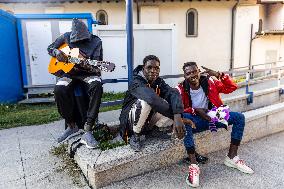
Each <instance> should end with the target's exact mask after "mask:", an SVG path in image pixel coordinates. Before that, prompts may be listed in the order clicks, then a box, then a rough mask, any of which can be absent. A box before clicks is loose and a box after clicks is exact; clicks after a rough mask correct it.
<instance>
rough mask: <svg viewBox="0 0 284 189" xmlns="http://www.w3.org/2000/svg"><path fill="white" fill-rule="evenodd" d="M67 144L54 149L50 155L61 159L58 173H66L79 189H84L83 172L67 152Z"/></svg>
mask: <svg viewBox="0 0 284 189" xmlns="http://www.w3.org/2000/svg"><path fill="white" fill-rule="evenodd" d="M67 147H68V145H67V144H61V145H59V146H57V147H55V146H54V147H53V148H52V149H51V150H50V153H51V154H52V155H54V156H56V157H58V158H59V159H61V161H62V164H63V165H60V166H59V167H57V169H56V171H57V172H66V173H67V174H68V175H69V176H70V177H71V178H72V181H73V183H74V184H75V185H77V186H78V187H84V186H85V184H84V183H82V181H81V179H80V178H81V171H80V168H79V166H78V165H77V164H76V162H75V160H74V159H72V158H71V157H70V156H69V155H68V152H67Z"/></svg>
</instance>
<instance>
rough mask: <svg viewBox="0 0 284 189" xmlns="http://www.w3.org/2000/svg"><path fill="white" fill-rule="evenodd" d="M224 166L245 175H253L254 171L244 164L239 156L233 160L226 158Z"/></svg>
mask: <svg viewBox="0 0 284 189" xmlns="http://www.w3.org/2000/svg"><path fill="white" fill-rule="evenodd" d="M224 164H225V165H226V166H228V167H232V168H236V169H238V170H239V171H241V172H243V173H247V174H253V173H254V171H253V170H252V169H251V168H250V167H249V166H247V165H246V164H245V161H244V160H242V159H240V158H239V156H235V157H234V158H233V159H230V158H229V157H228V156H226V158H225V161H224Z"/></svg>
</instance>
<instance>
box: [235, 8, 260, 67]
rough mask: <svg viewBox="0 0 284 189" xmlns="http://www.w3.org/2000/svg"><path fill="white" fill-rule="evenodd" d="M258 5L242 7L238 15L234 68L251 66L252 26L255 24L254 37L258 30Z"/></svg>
mask: <svg viewBox="0 0 284 189" xmlns="http://www.w3.org/2000/svg"><path fill="white" fill-rule="evenodd" d="M258 20H259V7H258V5H240V6H238V7H237V13H236V27H235V28H236V32H235V46H234V52H235V54H234V55H235V56H234V68H239V67H245V66H248V65H249V52H250V39H251V25H252V24H253V32H252V33H253V35H252V36H253V37H254V36H255V32H256V31H257V30H258Z"/></svg>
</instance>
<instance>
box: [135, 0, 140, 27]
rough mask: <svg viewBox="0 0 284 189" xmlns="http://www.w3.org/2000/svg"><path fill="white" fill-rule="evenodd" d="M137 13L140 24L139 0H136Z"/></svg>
mask: <svg viewBox="0 0 284 189" xmlns="http://www.w3.org/2000/svg"><path fill="white" fill-rule="evenodd" d="M136 15H137V24H140V11H139V4H138V0H136Z"/></svg>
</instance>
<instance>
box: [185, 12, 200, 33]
mask: <svg viewBox="0 0 284 189" xmlns="http://www.w3.org/2000/svg"><path fill="white" fill-rule="evenodd" d="M191 12H192V13H193V14H194V26H193V27H194V34H193V35H189V34H188V14H189V13H191ZM197 36H198V12H197V10H196V9H194V8H190V9H188V10H187V11H186V37H197Z"/></svg>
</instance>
